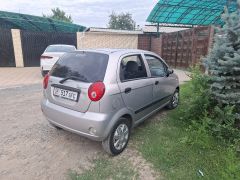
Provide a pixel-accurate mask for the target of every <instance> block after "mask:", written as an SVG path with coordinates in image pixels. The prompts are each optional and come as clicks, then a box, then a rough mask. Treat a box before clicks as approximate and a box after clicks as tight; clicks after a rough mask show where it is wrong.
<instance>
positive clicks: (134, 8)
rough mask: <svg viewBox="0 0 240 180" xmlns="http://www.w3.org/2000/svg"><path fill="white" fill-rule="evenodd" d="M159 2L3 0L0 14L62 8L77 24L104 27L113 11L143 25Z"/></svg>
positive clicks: (49, 11)
mask: <svg viewBox="0 0 240 180" xmlns="http://www.w3.org/2000/svg"><path fill="white" fill-rule="evenodd" d="M157 2H158V0H150V1H149V0H138V1H136V0H133V1H130V0H57V1H56V0H8V1H7V0H0V4H1V6H0V11H10V12H17V13H18V12H20V13H23V14H31V15H37V16H41V15H42V14H50V13H51V9H52V8H55V7H59V8H60V9H63V10H64V11H65V12H66V13H67V14H71V16H72V18H73V20H74V23H77V24H81V25H85V26H96V27H105V26H106V24H107V22H108V18H109V17H108V16H109V14H110V13H111V12H112V11H115V12H117V13H119V12H129V13H131V14H132V15H133V18H134V20H135V21H136V23H137V24H140V25H144V24H145V20H146V18H147V16H148V15H149V13H150V11H151V10H152V8H153V7H154V5H155V4H156V3H157Z"/></svg>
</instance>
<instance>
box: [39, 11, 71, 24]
mask: <svg viewBox="0 0 240 180" xmlns="http://www.w3.org/2000/svg"><path fill="white" fill-rule="evenodd" d="M51 11H52V13H53V14H52V15H44V14H43V17H46V18H51V19H55V20H59V21H64V22H68V23H72V22H73V20H72V17H71V15H66V13H65V12H64V11H63V10H61V9H59V8H54V9H51Z"/></svg>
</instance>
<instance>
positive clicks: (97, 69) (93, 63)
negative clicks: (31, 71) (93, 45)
mask: <svg viewBox="0 0 240 180" xmlns="http://www.w3.org/2000/svg"><path fill="white" fill-rule="evenodd" d="M108 58H109V56H108V55H106V54H101V53H96V52H83V51H75V52H71V53H67V54H65V55H64V56H63V57H62V58H60V59H59V60H58V61H57V63H56V64H55V65H54V66H53V68H52V70H51V72H50V75H51V76H55V77H60V78H69V77H74V78H78V79H82V80H83V81H85V82H96V81H103V80H104V76H105V72H106V69H107V64H108Z"/></svg>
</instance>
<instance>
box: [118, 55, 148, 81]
mask: <svg viewBox="0 0 240 180" xmlns="http://www.w3.org/2000/svg"><path fill="white" fill-rule="evenodd" d="M144 77H147V72H146V68H145V65H144V63H143V60H142V57H141V55H131V56H127V57H124V58H123V59H122V61H121V67H120V79H121V81H128V80H133V79H139V78H144Z"/></svg>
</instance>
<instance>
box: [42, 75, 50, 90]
mask: <svg viewBox="0 0 240 180" xmlns="http://www.w3.org/2000/svg"><path fill="white" fill-rule="evenodd" d="M48 80H49V74H47V75H45V76H44V79H43V88H44V89H47V86H48Z"/></svg>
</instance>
